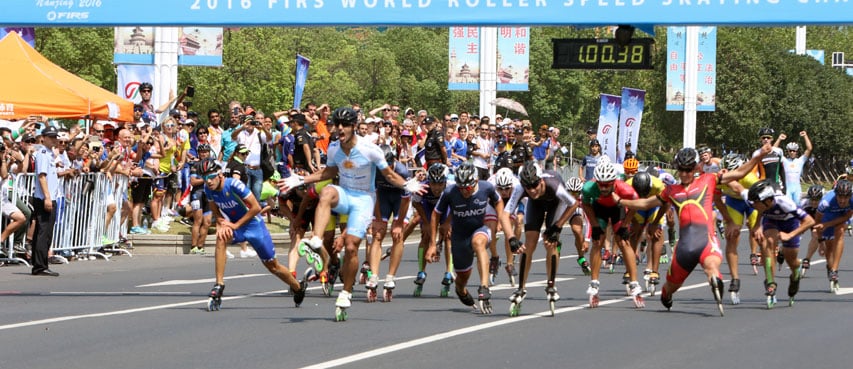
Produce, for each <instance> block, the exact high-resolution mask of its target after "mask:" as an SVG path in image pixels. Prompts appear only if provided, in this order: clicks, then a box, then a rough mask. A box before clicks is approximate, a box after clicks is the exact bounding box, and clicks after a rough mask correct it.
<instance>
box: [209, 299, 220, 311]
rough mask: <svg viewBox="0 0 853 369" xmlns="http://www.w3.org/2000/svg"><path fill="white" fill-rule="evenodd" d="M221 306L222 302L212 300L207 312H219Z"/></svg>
mask: <svg viewBox="0 0 853 369" xmlns="http://www.w3.org/2000/svg"><path fill="white" fill-rule="evenodd" d="M221 305H222V303H221V302H218V301H216V300H214V299H210V301H208V302H207V311H219V307H220V306H221Z"/></svg>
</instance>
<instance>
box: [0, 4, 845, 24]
mask: <svg viewBox="0 0 853 369" xmlns="http://www.w3.org/2000/svg"><path fill="white" fill-rule="evenodd" d="M146 10H147V11H146ZM851 23H853V1H849V0H831V1H809V0H765V1H759V0H756V1H678V0H612V1H609V0H600V1H590V0H558V1H547V0H382V1H380V0H339V1H327V0H302V1H296V0H146V1H144V2H142V3H140V2H138V1H119V0H4V1H3V11H2V12H0V24H4V25H7V26H26V27H31V26H54V27H56V26H72V25H73V26H89V27H92V26H136V25H139V26H154V25H166V26H167V25H171V26H234V27H249V26H286V25H294V26H347V25H383V26H395V25H421V26H424V25H430V26H439V27H442V26H447V27H450V26H455V25H463V24H464V25H473V26H497V27H501V26H531V25H587V26H600V25H613V24H644V25H650V24H652V25H684V24H726V25H811V24H839V25H841V24H851Z"/></svg>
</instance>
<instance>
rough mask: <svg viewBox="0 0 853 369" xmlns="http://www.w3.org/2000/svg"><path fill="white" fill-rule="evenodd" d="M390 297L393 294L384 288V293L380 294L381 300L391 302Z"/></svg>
mask: <svg viewBox="0 0 853 369" xmlns="http://www.w3.org/2000/svg"><path fill="white" fill-rule="evenodd" d="M392 298H393V294H392V293H391V290H385V293H384V294H383V295H382V301H384V302H391V299H392Z"/></svg>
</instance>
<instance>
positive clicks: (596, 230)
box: [592, 226, 604, 241]
mask: <svg viewBox="0 0 853 369" xmlns="http://www.w3.org/2000/svg"><path fill="white" fill-rule="evenodd" d="M603 234H604V230H603V229H601V227H599V226H595V227H592V239H593V240H595V241H598V240H600V239H601V236H602V235H603Z"/></svg>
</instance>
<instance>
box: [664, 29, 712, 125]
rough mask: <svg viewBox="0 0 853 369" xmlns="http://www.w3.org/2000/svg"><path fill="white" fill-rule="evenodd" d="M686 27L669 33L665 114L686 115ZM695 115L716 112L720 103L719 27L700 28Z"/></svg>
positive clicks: (667, 35)
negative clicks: (699, 112)
mask: <svg viewBox="0 0 853 369" xmlns="http://www.w3.org/2000/svg"><path fill="white" fill-rule="evenodd" d="M686 33H687V32H686V27H667V31H666V56H667V57H666V110H668V111H684V72H685V68H687V62H686V60H685V58H684V54H685V53H686V52H687V45H686V39H685V37H686ZM698 52H699V61H698V63H697V64H696V65H695V66H694V67H693V68H696V73H697V76H696V79H697V81H696V111H714V110H715V109H716V103H717V27H700V28H699V45H698Z"/></svg>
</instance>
